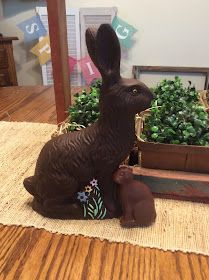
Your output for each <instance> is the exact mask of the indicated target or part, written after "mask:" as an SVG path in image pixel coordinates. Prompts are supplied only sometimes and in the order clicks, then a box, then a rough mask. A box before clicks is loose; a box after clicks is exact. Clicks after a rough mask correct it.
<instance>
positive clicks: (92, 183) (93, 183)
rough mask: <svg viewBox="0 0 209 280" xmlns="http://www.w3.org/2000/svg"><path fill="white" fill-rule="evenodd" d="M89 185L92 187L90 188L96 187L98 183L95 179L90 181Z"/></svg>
mask: <svg viewBox="0 0 209 280" xmlns="http://www.w3.org/2000/svg"><path fill="white" fill-rule="evenodd" d="M90 185H92V187H97V186H98V181H97V180H96V179H93V180H91V182H90Z"/></svg>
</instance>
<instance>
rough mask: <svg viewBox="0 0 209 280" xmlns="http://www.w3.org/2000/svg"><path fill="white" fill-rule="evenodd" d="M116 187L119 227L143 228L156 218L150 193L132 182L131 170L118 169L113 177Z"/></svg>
mask: <svg viewBox="0 0 209 280" xmlns="http://www.w3.org/2000/svg"><path fill="white" fill-rule="evenodd" d="M113 180H114V181H115V182H116V183H117V184H119V185H118V198H119V199H120V202H121V205H122V218H121V226H123V227H136V226H140V227H145V226H149V225H151V224H152V223H153V222H154V221H155V218H156V211H155V204H154V199H153V196H152V193H151V191H150V189H149V187H148V186H146V185H145V184H144V183H142V182H139V181H136V180H134V178H133V174H132V170H131V168H129V167H127V166H122V167H120V168H119V169H118V170H117V171H116V172H115V174H114V175H113Z"/></svg>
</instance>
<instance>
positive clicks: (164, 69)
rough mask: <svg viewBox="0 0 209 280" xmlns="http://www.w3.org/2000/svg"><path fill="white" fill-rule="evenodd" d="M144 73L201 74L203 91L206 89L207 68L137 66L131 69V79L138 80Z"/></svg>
mask: <svg viewBox="0 0 209 280" xmlns="http://www.w3.org/2000/svg"><path fill="white" fill-rule="evenodd" d="M143 72H144V73H145V72H149V73H151V72H153V73H156V72H157V73H184V74H188V73H191V74H202V75H204V76H205V85H204V89H208V83H209V68H204V67H172V66H137V65H134V66H133V69H132V73H133V77H134V78H135V79H139V77H140V74H141V73H143Z"/></svg>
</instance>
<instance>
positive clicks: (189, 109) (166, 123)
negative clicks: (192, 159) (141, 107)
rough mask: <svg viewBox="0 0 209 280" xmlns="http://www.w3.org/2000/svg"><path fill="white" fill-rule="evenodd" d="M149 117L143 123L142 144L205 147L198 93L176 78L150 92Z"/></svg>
mask: <svg viewBox="0 0 209 280" xmlns="http://www.w3.org/2000/svg"><path fill="white" fill-rule="evenodd" d="M154 95H155V98H154V100H153V102H152V106H151V114H150V116H148V117H147V118H146V120H145V125H144V130H143V134H142V136H141V137H142V138H143V139H144V140H146V141H151V142H158V143H167V144H185V145H200V146H209V115H208V114H207V112H206V111H205V110H204V107H203V106H201V105H200V104H199V102H198V101H199V99H198V93H197V91H196V90H195V88H194V87H193V86H192V85H191V82H189V85H188V87H184V86H183V84H182V81H181V79H180V78H179V77H175V79H174V80H163V81H162V82H161V83H160V84H159V85H157V87H156V88H155V89H154Z"/></svg>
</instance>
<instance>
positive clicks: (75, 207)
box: [24, 24, 153, 219]
mask: <svg viewBox="0 0 209 280" xmlns="http://www.w3.org/2000/svg"><path fill="white" fill-rule="evenodd" d="M86 44H87V48H88V52H89V55H90V56H91V59H92V61H93V62H94V64H95V65H96V66H97V68H98V69H99V71H100V73H101V75H102V81H103V83H102V88H101V96H100V117H99V119H98V121H97V122H96V123H94V124H93V125H91V126H89V127H87V128H85V129H83V130H80V131H78V132H73V133H68V134H64V135H61V136H58V137H56V138H54V139H52V140H50V141H49V142H47V143H46V144H45V146H44V147H43V149H42V150H41V153H40V155H39V157H38V160H37V164H36V169H35V174H34V176H32V177H29V178H26V179H25V180H24V186H25V188H26V190H27V191H28V192H29V193H30V194H32V195H33V196H34V199H33V203H32V207H33V209H34V210H35V211H37V212H39V213H40V214H42V215H44V216H47V217H53V218H60V219H66V218H70V219H82V218H83V207H82V205H81V204H80V203H79V201H78V200H77V199H76V197H77V193H78V192H79V191H80V190H81V189H82V188H83V186H85V185H88V183H89V182H90V181H91V180H92V179H93V178H95V179H97V180H98V183H99V186H100V189H101V193H102V196H103V200H104V204H105V207H106V209H107V215H106V218H112V217H118V216H119V215H120V214H121V210H120V205H119V204H118V201H117V197H116V183H114V182H113V180H112V174H113V173H114V172H115V171H116V170H117V169H118V167H119V165H120V163H121V162H122V161H123V160H124V159H125V158H126V157H127V155H128V154H129V152H130V150H131V149H132V147H133V144H134V140H135V120H134V119H135V114H136V113H138V112H140V111H142V110H145V109H146V108H148V107H149V106H150V102H151V100H152V98H153V96H152V93H151V92H150V90H149V88H148V87H146V86H145V85H144V84H143V83H140V82H139V81H137V80H135V79H123V78H121V76H120V58H121V53H120V44H119V41H118V38H117V36H116V34H115V32H114V30H113V29H112V27H111V26H110V25H109V24H102V25H101V26H100V27H99V29H98V31H97V30H96V29H92V28H89V29H87V31H86Z"/></svg>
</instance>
